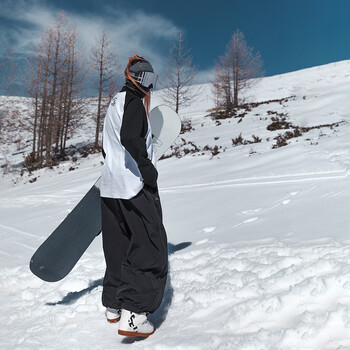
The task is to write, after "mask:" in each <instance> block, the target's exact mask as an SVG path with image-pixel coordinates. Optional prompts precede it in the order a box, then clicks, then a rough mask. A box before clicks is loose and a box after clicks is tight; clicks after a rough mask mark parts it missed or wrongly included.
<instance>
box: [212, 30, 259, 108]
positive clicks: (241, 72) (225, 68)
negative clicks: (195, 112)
mask: <svg viewBox="0 0 350 350" xmlns="http://www.w3.org/2000/svg"><path fill="white" fill-rule="evenodd" d="M262 65H263V62H262V60H261V56H260V53H254V52H253V47H250V46H248V44H247V42H246V40H245V38H244V35H243V33H242V32H241V31H239V30H236V31H235V32H234V33H233V35H232V38H231V40H230V42H229V43H228V44H227V46H226V52H225V55H224V56H222V57H220V59H219V62H218V63H217V64H216V67H215V77H214V84H213V86H214V90H215V91H216V93H215V96H216V98H217V99H218V100H219V101H218V102H219V104H221V106H224V107H225V108H226V109H230V108H232V107H237V106H238V105H239V96H240V94H241V92H242V91H244V90H245V89H248V88H250V87H251V86H252V85H253V84H254V83H256V82H257V79H258V78H260V77H261V76H262V75H263V72H262Z"/></svg>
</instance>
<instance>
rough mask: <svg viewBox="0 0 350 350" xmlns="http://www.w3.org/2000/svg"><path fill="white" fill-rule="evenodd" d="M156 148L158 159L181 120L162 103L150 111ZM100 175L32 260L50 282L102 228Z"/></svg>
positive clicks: (64, 273)
mask: <svg viewBox="0 0 350 350" xmlns="http://www.w3.org/2000/svg"><path fill="white" fill-rule="evenodd" d="M150 123H151V130H152V142H153V150H154V155H155V158H156V160H159V158H161V156H162V155H163V154H164V153H165V151H166V150H167V149H168V148H169V147H170V146H171V145H172V144H173V142H174V141H175V140H176V138H177V137H178V135H179V134H180V130H181V120H180V118H179V116H178V114H177V113H175V112H174V111H173V110H172V109H171V108H170V107H168V106H165V105H160V106H158V107H155V108H154V109H152V110H151V112H150ZM99 186H100V178H99V179H98V180H97V181H96V183H95V184H94V185H93V186H92V187H91V189H90V190H89V191H88V192H87V193H86V195H85V196H84V197H83V198H82V199H81V200H80V202H79V203H78V204H77V205H76V206H75V208H74V209H73V210H72V211H71V212H70V213H69V214H68V216H67V217H66V218H65V219H64V220H63V221H62V222H61V224H60V225H59V226H58V227H57V228H56V229H55V230H54V231H53V232H52V234H51V235H50V236H49V237H48V238H47V239H46V240H45V241H44V242H43V243H42V244H41V246H40V247H39V248H38V249H37V251H36V252H35V253H34V255H33V256H32V258H31V260H30V264H29V267H30V270H31V271H32V273H33V274H34V275H36V276H37V277H39V278H40V279H42V280H44V281H46V282H57V281H59V280H61V279H62V278H64V277H65V276H67V275H68V274H69V272H70V271H71V270H72V269H73V267H74V266H75V264H76V263H77V262H78V260H79V259H80V257H81V256H82V255H83V253H84V252H85V251H86V249H87V248H88V247H89V245H90V244H91V242H92V241H93V240H94V238H95V237H96V236H98V235H99V233H100V232H101V227H102V223H101V201H100V189H99Z"/></svg>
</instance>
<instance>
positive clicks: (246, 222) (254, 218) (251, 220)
mask: <svg viewBox="0 0 350 350" xmlns="http://www.w3.org/2000/svg"><path fill="white" fill-rule="evenodd" d="M258 219H259V217H258V216H254V217H253V218H250V219H247V220H244V221H243V224H248V223H249V222H253V221H256V220H258Z"/></svg>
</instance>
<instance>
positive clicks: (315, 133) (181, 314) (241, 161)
mask: <svg viewBox="0 0 350 350" xmlns="http://www.w3.org/2000/svg"><path fill="white" fill-rule="evenodd" d="M349 72H350V63H349V61H343V62H337V63H333V64H329V65H325V66H321V67H314V68H311V69H306V70H302V71H297V72H292V73H288V74H284V75H279V76H273V77H267V78H264V79H262V80H261V81H260V82H259V83H258V84H257V85H256V86H255V88H254V89H253V90H251V91H250V92H249V95H247V96H246V101H247V102H263V101H265V103H261V104H259V105H258V106H256V107H252V108H251V110H250V111H247V113H246V115H245V116H244V117H243V118H229V119H221V120H219V122H220V123H218V121H217V120H213V119H212V118H211V117H209V116H208V114H209V112H208V110H209V109H210V108H212V107H213V101H212V97H211V90H210V85H209V84H208V85H203V86H202V87H201V95H200V98H199V99H198V100H197V101H194V102H193V103H192V104H191V105H189V106H188V107H186V108H184V109H183V110H182V111H180V114H181V116H182V117H183V118H185V119H190V120H191V123H192V127H193V128H194V129H193V130H191V131H190V132H186V133H185V134H182V135H181V138H182V139H181V138H179V139H178V141H177V146H178V152H179V153H178V154H180V155H182V157H180V158H177V157H175V156H174V157H170V158H167V159H164V160H162V161H160V162H158V170H159V173H160V179H159V187H160V193H161V199H162V205H163V212H164V222H165V226H166V229H167V233H168V240H169V253H170V256H169V262H170V273H169V280H168V285H167V289H166V293H165V298H164V300H163V304H162V306H161V308H160V309H159V310H158V311H157V312H156V313H155V314H153V315H151V318H152V320H153V321H154V322H155V324H156V326H157V331H156V333H155V334H154V335H152V336H151V337H150V338H149V339H146V340H143V341H135V340H134V339H124V338H122V337H120V336H118V334H117V326H116V325H111V324H107V322H106V321H105V319H104V315H103V308H102V306H101V303H100V296H101V289H102V287H101V278H102V277H103V273H104V260H103V254H102V248H101V240H100V239H101V238H100V237H98V238H97V239H96V240H95V241H94V242H93V244H92V245H91V247H90V248H89V249H88V251H87V252H86V253H85V255H84V256H83V258H82V259H81V261H80V262H79V263H78V265H77V266H76V268H75V269H74V270H73V272H72V273H71V274H70V275H69V276H68V277H67V278H65V279H64V280H63V281H60V282H57V283H51V284H49V283H45V282H42V281H40V280H39V279H37V278H36V277H35V276H32V275H31V273H30V271H29V269H28V262H29V259H30V257H31V255H32V254H33V252H34V251H35V249H36V248H37V247H38V245H39V244H40V243H41V242H42V241H43V240H44V239H45V238H46V237H47V235H48V234H49V233H50V232H51V231H52V230H53V229H54V228H55V227H56V226H57V224H58V223H59V222H60V221H61V220H62V219H63V218H64V217H65V216H66V215H67V213H68V212H69V211H70V210H71V209H72V208H73V207H74V205H75V204H76V203H77V202H78V201H79V199H80V198H81V197H82V195H83V194H84V193H85V192H86V191H87V190H88V189H89V188H90V186H91V185H92V184H93V182H94V181H95V179H96V178H97V177H98V176H99V173H100V162H101V160H102V158H101V156H99V155H90V156H89V157H87V158H81V159H79V161H78V163H79V164H77V165H75V167H76V169H75V170H74V171H68V169H69V167H70V166H72V164H71V163H70V162H67V163H66V164H63V165H61V166H60V167H59V168H58V169H53V170H41V171H40V172H37V173H34V174H33V175H31V176H30V177H24V178H20V176H19V175H18V174H16V173H15V174H9V175H6V176H4V177H3V178H2V180H1V183H0V191H1V201H0V215H1V220H0V238H1V242H2V243H1V249H0V272H1V274H0V296H1V300H2V301H4V300H5V301H6V302H3V303H1V306H0V320H1V328H0V334H1V344H2V345H1V346H0V347H3V348H4V349H44V348H45V349H63V348H72V349H86V348H90V349H119V348H124V347H126V346H129V347H130V346H132V347H133V348H137V349H162V350H164V349H318V350H319V349H339V350H340V349H350V264H349V263H350V255H349V253H350V231H349V224H350V219H349V214H348V212H349V209H350V208H349V203H350V201H349V200H350V188H349V184H350V182H349V174H350V147H349V146H350V123H349V121H350V100H349V98H348V91H349V88H350V73H349ZM161 93H162V92H161V91H158V92H156V93H155V94H154V96H153V102H152V103H153V105H154V106H155V105H158V104H160V103H162V102H161V99H160V96H159V95H160V94H161ZM272 100H275V102H268V101H272ZM277 100H279V101H277ZM242 112H244V111H242ZM277 115H283V116H284V117H285V118H286V121H287V122H289V123H290V124H292V125H293V126H299V127H300V128H306V127H316V126H320V125H327V124H329V125H331V124H333V126H332V127H321V128H314V129H311V130H310V131H305V132H303V134H302V136H299V137H294V138H291V139H289V140H288V145H286V146H283V147H279V148H275V149H273V148H272V146H273V145H274V144H275V143H276V140H274V138H275V137H276V136H278V134H284V133H285V132H286V131H288V130H289V131H290V130H293V128H291V129H283V130H274V131H269V130H267V126H268V125H270V124H271V117H276V116H277ZM90 128H91V124H90ZM240 134H241V135H242V137H243V139H244V140H253V135H254V136H257V137H259V138H260V139H261V142H259V143H251V144H246V145H240V144H238V145H233V143H232V139H234V138H236V137H237V136H239V135H240ZM87 135H88V133H87V131H86V130H85V131H82V132H81V135H80V136H77V137H76V138H75V139H74V140H75V142H84V140H85V142H86V141H87V140H86V138H87V137H88V136H87ZM79 137H80V138H79ZM206 146H208V147H207V148H206ZM215 146H217V150H218V151H219V153H218V154H216V155H213V153H212V150H213V149H214V148H215ZM220 147H221V148H220ZM186 149H187V151H186ZM172 152H173V150H169V151H168V153H167V154H168V155H170V154H171V153H172ZM186 152H188V154H186V155H184V153H186ZM214 153H216V152H214ZM35 177H36V178H37V180H36V181H35V182H33V183H29V182H28V180H29V179H32V178H35ZM14 181H15V182H16V183H17V184H16V185H14V184H13V182H14Z"/></svg>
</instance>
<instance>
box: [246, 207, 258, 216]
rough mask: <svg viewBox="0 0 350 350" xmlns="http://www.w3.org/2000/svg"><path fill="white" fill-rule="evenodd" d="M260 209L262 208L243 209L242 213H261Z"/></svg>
mask: <svg viewBox="0 0 350 350" xmlns="http://www.w3.org/2000/svg"><path fill="white" fill-rule="evenodd" d="M260 210H261V208H257V209H250V210H243V211H241V213H242V214H244V215H247V214H254V213H259V211H260Z"/></svg>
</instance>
